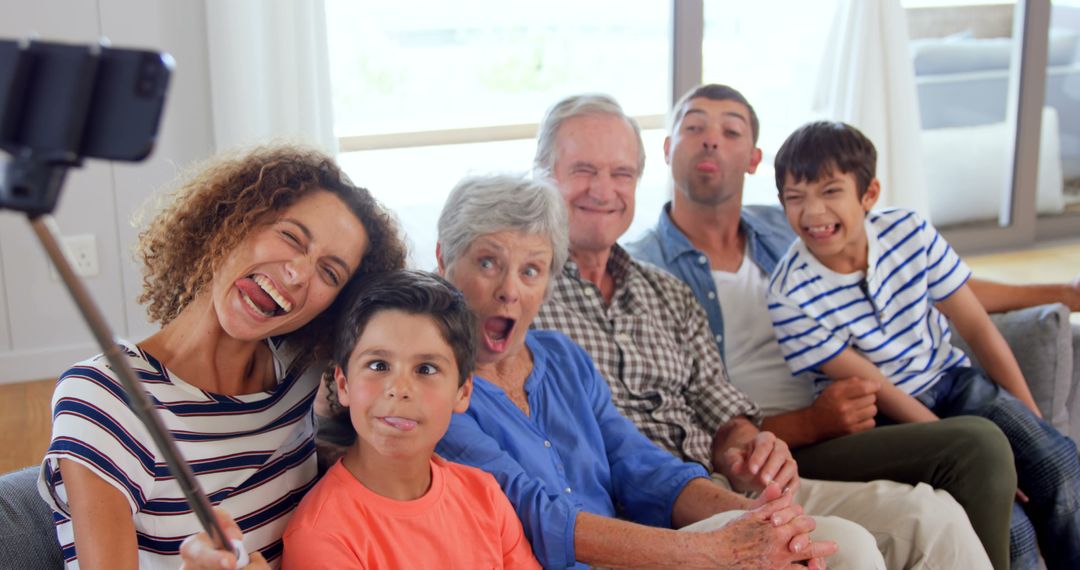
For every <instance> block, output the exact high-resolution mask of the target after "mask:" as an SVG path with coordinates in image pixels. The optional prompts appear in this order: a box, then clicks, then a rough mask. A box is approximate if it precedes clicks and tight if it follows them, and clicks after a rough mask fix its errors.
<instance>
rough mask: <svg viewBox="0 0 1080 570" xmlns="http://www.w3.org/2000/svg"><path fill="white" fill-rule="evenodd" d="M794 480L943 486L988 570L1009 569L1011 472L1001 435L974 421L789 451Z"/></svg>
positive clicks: (888, 430) (885, 431)
mask: <svg viewBox="0 0 1080 570" xmlns="http://www.w3.org/2000/svg"><path fill="white" fill-rule="evenodd" d="M792 455H794V456H795V459H796V461H798V463H799V475H800V476H802V477H810V478H813V479H826V480H832V481H873V480H875V479H888V480H891V481H898V482H900V483H907V484H908V485H916V484H918V483H926V484H928V485H931V486H932V487H934V488H936V489H944V490H946V491H948V492H949V494H950V495H952V496H953V498H954V499H956V501H957V502H958V503H960V505H961V506H962V507H963V508H964V510H965V511H966V512H967V514H968V518H969V519H971V526H972V527H973V528H974V529H975V533H976V534H977V535H978V536H979V540H980V541H981V542H982V544H983V547H985V548H986V553H987V555H989V557H990V561H991V562H992V563H993V565H994V568H997V569H1005V568H1008V567H1009V520H1010V517H1011V515H1012V505H1013V500H1014V498H1015V493H1016V468H1015V467H1014V465H1013V454H1012V449H1011V448H1010V447H1009V442H1008V440H1007V439H1005V435H1004V434H1003V433H1001V430H1000V429H998V427H997V426H995V425H994V424H993V423H991V422H990V421H988V420H985V419H983V418H978V417H974V416H960V417H954V418H946V419H943V420H940V421H936V422H930V423H924V424H903V425H893V426H883V427H877V428H874V429H871V430H869V431H865V432H862V433H857V434H853V435H848V436H844V437H839V438H836V439H832V440H829V441H825V442H822V443H817V444H814V445H808V446H805V447H800V448H798V449H795V450H793V452H792Z"/></svg>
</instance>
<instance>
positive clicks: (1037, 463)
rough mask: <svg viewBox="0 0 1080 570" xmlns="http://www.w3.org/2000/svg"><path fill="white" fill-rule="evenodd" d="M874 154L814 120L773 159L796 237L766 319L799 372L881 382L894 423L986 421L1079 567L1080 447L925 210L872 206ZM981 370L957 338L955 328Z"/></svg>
mask: <svg viewBox="0 0 1080 570" xmlns="http://www.w3.org/2000/svg"><path fill="white" fill-rule="evenodd" d="M876 161H877V153H876V150H875V149H874V145H873V143H871V142H870V141H869V140H868V139H867V138H866V137H865V136H864V135H863V134H862V133H860V132H859V131H858V130H857V129H855V128H854V127H851V126H849V125H846V124H843V123H835V122H815V123H810V124H807V125H804V126H803V127H801V128H799V129H798V130H796V131H795V132H794V133H792V135H791V136H789V137H788V139H787V140H786V141H785V142H784V144H783V145H782V146H781V147H780V150H779V152H778V153H777V156H776V163H775V168H776V184H777V189H778V192H779V198H780V202H781V204H782V205H783V207H784V212H785V215H786V216H787V220H788V223H789V224H791V227H792V229H793V230H794V231H795V233H796V234H797V235H798V237H799V240H798V241H796V242H795V243H794V244H793V245H792V246H791V248H790V249H789V250H788V252H787V254H786V255H785V256H784V259H783V260H781V261H780V263H779V264H778V265H777V267H776V270H775V271H774V272H773V274H772V277H771V280H770V284H769V313H770V316H771V318H772V321H773V327H774V329H775V332H776V336H777V339H778V340H779V343H780V347H781V349H782V351H783V353H784V358H785V359H786V360H787V362H788V365H789V366H790V367H791V369H792V371H793V375H794V376H795V377H796V378H798V379H799V380H802V381H811V382H813V383H814V386H815V388H816V389H817V390H819V391H820V390H821V389H823V388H824V386H825V385H827V384H828V383H829V382H831V381H832V380H835V379H840V378H847V377H855V376H857V377H862V378H868V379H872V380H876V381H878V382H879V383H880V384H881V390H880V391H879V392H878V405H879V410H880V412H881V413H882V414H883V415H884V416H886V417H887V418H888V419H890V420H892V421H895V422H926V421H934V420H936V419H938V418H939V417H948V416H956V415H978V416H982V417H985V418H987V419H989V420H991V421H993V422H994V423H996V424H997V425H998V426H999V427H1000V428H1001V429H1002V431H1003V432H1004V433H1005V435H1006V437H1007V438H1008V439H1009V441H1010V443H1011V444H1012V447H1013V452H1014V456H1015V459H1016V470H1017V475H1018V478H1019V485H1020V489H1021V491H1022V492H1021V493H1018V496H1021V497H1022V500H1023V499H1024V498H1023V496H1024V494H1026V497H1030V500H1028V501H1027V503H1026V505H1025V508H1026V511H1027V513H1028V516H1029V517H1030V518H1031V519H1032V522H1033V523H1034V526H1035V529H1036V534H1037V535H1038V538H1039V543H1040V546H1041V549H1042V554H1043V556H1044V558H1045V559H1046V560H1047V563H1048V566H1049V567H1050V568H1076V567H1080V461H1078V458H1077V449H1076V445H1075V444H1074V443H1073V442H1072V441H1071V440H1069V439H1068V438H1066V437H1064V436H1063V435H1061V434H1060V433H1059V432H1058V431H1057V430H1056V429H1055V428H1054V427H1053V426H1051V425H1050V424H1049V423H1047V422H1045V421H1043V420H1042V418H1041V415H1040V413H1039V411H1038V408H1037V407H1036V405H1035V402H1034V399H1033V398H1032V396H1031V392H1030V390H1029V389H1028V386H1027V382H1026V381H1025V380H1024V377H1023V375H1022V373H1021V372H1020V368H1019V366H1018V365H1017V363H1016V359H1015V358H1014V357H1013V355H1012V352H1011V351H1010V349H1009V347H1008V345H1007V344H1006V343H1005V340H1004V339H1003V338H1002V337H1001V335H1000V333H999V332H998V331H997V329H996V328H995V327H994V326H993V324H992V323H991V322H990V320H989V317H988V316H987V314H986V311H984V310H983V308H982V306H981V305H980V304H979V302H978V300H977V299H976V298H975V295H974V294H973V293H972V292H971V290H970V288H969V287H968V286H967V285H966V282H967V280H968V278H969V277H970V276H971V271H970V270H969V269H968V268H967V266H966V265H965V264H964V263H963V261H962V260H961V259H960V258H959V257H958V256H957V254H956V253H955V252H954V251H953V250H952V248H950V247H949V245H948V244H947V243H946V242H945V240H944V239H943V238H942V237H941V235H940V234H938V233H937V231H936V230H935V229H934V228H933V226H931V225H930V224H929V223H928V222H926V221H925V220H921V219H920V218H919V217H918V216H917V215H916V214H915V213H913V212H910V211H905V210H900V209H890V210H883V211H880V212H871V208H872V207H873V206H874V204H875V203H876V201H877V199H878V196H879V195H880V192H881V187H880V183H879V182H878V180H877V179H876V178H875V177H874V170H875V165H876ZM946 317H947V318H948V319H949V320H950V321H951V322H952V326H954V327H955V328H956V330H957V332H959V333H960V335H961V336H962V337H963V338H964V339H965V340H967V341H968V343H969V344H970V345H971V346H972V348H973V350H974V351H975V355H976V356H977V357H978V359H979V362H980V363H981V364H982V365H983V367H985V372H984V371H983V370H980V369H977V368H973V367H972V365H971V362H970V361H969V360H968V358H967V357H966V356H965V355H964V354H963V352H961V351H960V350H959V349H957V348H956V347H954V346H952V345H951V344H950V342H949V339H950V330H949V322H948V321H946Z"/></svg>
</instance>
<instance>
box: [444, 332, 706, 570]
mask: <svg viewBox="0 0 1080 570" xmlns="http://www.w3.org/2000/svg"><path fill="white" fill-rule="evenodd" d="M525 346H526V347H527V348H528V349H529V351H530V352H531V353H532V356H533V370H532V373H531V374H529V377H528V378H527V379H526V380H525V393H526V394H527V397H528V400H529V410H530V414H531V415H528V416H526V415H525V414H524V413H523V412H522V411H521V410H520V409H519V408H518V407H517V406H516V405H514V403H513V402H511V401H510V398H508V397H507V395H506V393H505V392H504V391H503V390H502V389H501V388H499V387H498V386H495V385H494V384H492V383H490V382H488V381H487V380H484V379H483V378H480V377H479V376H474V377H473V382H474V384H475V387H474V389H473V394H472V401H471V403H470V405H469V409H468V411H467V412H465V413H464V414H454V416H453V419H452V420H451V421H450V428H449V429H448V430H447V432H446V436H445V437H443V439H442V441H440V442H439V445H438V447H437V448H436V452H438V453H439V454H441V455H442V456H443V457H445V458H446V459H449V460H452V461H457V462H459V463H464V464H466V465H472V466H475V467H479V468H481V469H483V470H485V471H487V472H489V473H491V474H492V475H494V476H495V479H497V480H498V481H499V485H501V486H502V489H503V491H504V492H505V493H506V496H507V497H509V498H510V502H511V503H513V505H514V508H515V509H516V510H517V513H518V516H519V517H520V518H521V522H522V524H523V525H524V527H525V533H526V534H527V535H528V537H529V540H530V542H531V543H532V547H533V552H534V553H535V554H536V557H537V559H538V560H539V561H540V563H541V564H542V565H543V566H544V567H545V568H586V567H587V566H585V565H583V564H578V563H577V562H576V559H575V555H574V525H575V523H576V520H577V514H578V512H580V511H586V512H590V513H594V514H597V515H602V516H607V517H620V518H625V519H629V520H632V521H634V522H637V523H641V524H645V525H651V526H658V527H664V528H670V527H671V510H672V508H673V507H674V505H675V499H676V498H677V497H678V496H679V493H681V492H682V490H683V487H685V486H686V484H687V483H688V482H690V480H691V479H695V478H697V477H708V474H707V473H706V471H705V469H704V468H703V467H701V466H700V465H697V464H696V463H686V462H683V461H681V460H679V459H678V458H676V457H675V456H673V455H671V454H670V453H668V452H667V451H664V450H663V449H661V448H659V447H657V446H656V445H655V444H653V443H652V441H650V440H649V439H648V438H647V437H645V436H644V435H642V434H641V433H640V432H639V431H638V430H637V427H635V426H634V424H633V423H632V422H631V421H630V420H628V419H626V418H625V417H623V416H622V415H621V414H619V412H618V411H617V410H616V409H615V406H614V405H613V404H612V403H611V392H610V391H609V389H608V386H607V382H606V381H605V380H604V379H603V378H602V377H601V376H600V373H599V372H597V370H596V367H595V366H594V365H593V363H592V360H591V359H590V358H589V355H588V354H587V353H586V352H585V351H584V350H583V349H582V348H581V347H579V346H578V345H576V344H574V342H573V341H571V340H570V339H569V338H567V337H566V336H565V335H563V334H562V333H559V332H555V331H529V332H528V333H527V335H526V337H525Z"/></svg>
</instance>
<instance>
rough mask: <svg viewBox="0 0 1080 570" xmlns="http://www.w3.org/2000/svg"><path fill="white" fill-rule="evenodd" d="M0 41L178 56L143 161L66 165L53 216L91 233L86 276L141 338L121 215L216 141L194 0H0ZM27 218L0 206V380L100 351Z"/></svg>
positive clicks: (110, 314) (128, 214)
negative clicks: (96, 266)
mask: <svg viewBox="0 0 1080 570" xmlns="http://www.w3.org/2000/svg"><path fill="white" fill-rule="evenodd" d="M0 14H2V15H3V16H2V17H0V38H5V39H7V38H20V37H27V36H30V35H36V36H37V37H39V38H41V39H43V40H53V41H68V42H78V43H88V42H93V41H96V40H97V39H98V38H99V37H101V36H105V37H107V38H109V40H110V41H111V42H112V45H114V46H117V47H140V48H151V49H161V50H164V51H167V52H169V53H171V54H172V55H173V57H174V58H175V59H176V69H175V72H174V75H173V80H172V83H171V85H170V88H169V96H168V102H167V104H166V110H165V118H164V122H163V124H162V128H161V131H160V137H159V140H158V144H157V147H156V149H155V151H154V153H153V154H152V155H151V157H150V159H148V160H147V161H145V162H143V163H138V164H124V163H117V164H111V163H107V162H101V161H88V162H87V163H86V164H85V166H84V168H82V169H78V170H74V171H71V173H70V174H69V176H68V180H67V184H66V185H65V188H64V192H63V194H62V195H61V200H60V205H59V207H58V208H57V209H56V212H55V217H56V220H57V223H58V225H59V226H60V229H61V231H62V233H63V234H65V235H73V234H88V233H89V234H93V235H94V236H95V237H96V239H97V254H98V257H99V261H100V268H101V273H100V275H98V276H96V277H89V278H86V280H85V283H86V285H87V287H88V288H89V289H90V292H91V295H93V297H94V299H95V300H96V301H97V303H98V304H99V306H100V308H101V310H102V312H103V313H104V314H105V318H106V319H107V321H108V322H109V324H110V326H111V327H112V328H113V332H114V333H115V334H116V335H118V336H121V337H124V338H128V339H131V340H136V341H138V340H141V339H142V338H145V337H146V336H147V335H149V334H150V333H151V332H152V331H153V330H154V329H155V327H154V326H153V325H151V324H149V323H147V321H146V316H145V311H144V310H143V309H142V308H141V307H140V306H139V305H138V304H137V303H136V302H135V298H136V297H137V296H138V293H139V290H140V281H141V278H140V274H139V270H138V266H137V265H136V264H135V262H134V258H133V256H132V254H131V252H132V248H133V246H134V242H135V238H136V235H137V231H136V229H135V228H134V227H133V226H132V224H131V220H132V218H133V215H134V214H135V212H136V211H137V210H139V209H140V208H141V207H142V206H143V205H144V203H145V202H147V200H148V199H149V198H150V197H151V196H152V194H153V193H154V191H155V190H157V189H159V188H161V187H162V186H163V185H164V184H166V183H168V182H169V181H170V180H172V179H173V178H174V177H175V176H176V174H177V172H178V169H179V168H182V167H185V166H187V165H188V164H190V163H191V162H192V161H193V160H198V159H201V158H204V157H206V156H208V155H209V154H211V152H212V151H213V148H214V141H213V131H212V127H211V115H210V91H209V79H208V77H209V73H208V69H207V56H206V33H205V23H206V17H205V13H204V4H203V2H197V1H187V0H185V1H182V2H177V1H174V0H35V1H34V2H26V1H25V0H0ZM48 263H49V262H48V259H47V258H46V257H45V253H44V251H43V250H42V248H41V246H40V245H39V244H38V243H37V239H36V238H35V237H34V235H33V233H32V231H31V229H30V226H29V225H28V223H27V222H26V220H25V218H24V217H22V216H21V215H17V214H15V213H12V212H0V384H2V383H8V382H18V381H23V380H36V379H41V378H52V377H56V376H58V375H59V374H60V373H61V372H63V371H64V369H66V368H67V367H68V366H69V365H70V364H72V363H74V362H76V361H78V360H80V359H82V358H85V357H87V356H90V355H92V354H95V353H97V352H100V349H99V348H98V347H97V346H96V345H95V344H94V343H93V338H92V336H91V335H90V332H89V330H88V329H87V328H86V326H85V324H84V323H83V321H82V317H81V316H80V315H79V313H78V312H77V310H76V309H75V305H74V303H73V302H72V301H71V300H70V297H69V295H68V293H67V290H66V289H64V287H63V285H62V284H61V283H60V282H59V281H57V280H56V279H55V278H54V277H52V276H51V274H50V271H49V268H48Z"/></svg>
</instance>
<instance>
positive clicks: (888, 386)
mask: <svg viewBox="0 0 1080 570" xmlns="http://www.w3.org/2000/svg"><path fill="white" fill-rule="evenodd" d="M821 370H822V372H824V373H825V374H827V375H829V377H830V378H850V377H852V376H858V377H860V378H866V379H868V380H872V381H874V382H877V383H878V385H879V386H880V389H879V390H878V393H877V400H878V407H879V408H880V409H881V411H882V413H884V414H885V415H886V416H889V417H890V418H892V419H893V420H895V421H898V422H905V423H908V422H932V421H934V420H936V419H938V417H937V416H936V415H934V412H931V411H930V410H929V409H928V408H927V407H926V406H924V405H922V403H921V402H919V401H918V400H916V399H915V398H913V397H911V396H910V395H908V394H907V393H905V392H904V391H903V390H901V389H900V388H897V387H896V386H895V385H894V384H893V383H892V382H890V381H889V379H888V378H886V377H885V375H884V374H882V373H881V371H880V370H878V367H877V366H875V365H874V363H873V362H870V361H869V360H867V359H866V358H864V357H863V356H862V355H860V354H859V353H857V352H855V351H854V350H853V349H852V348H851V347H848V348H845V349H844V350H842V351H840V353H839V354H837V355H836V356H834V357H833V358H831V359H829V360H828V361H827V362H824V363H822V364H821Z"/></svg>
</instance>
